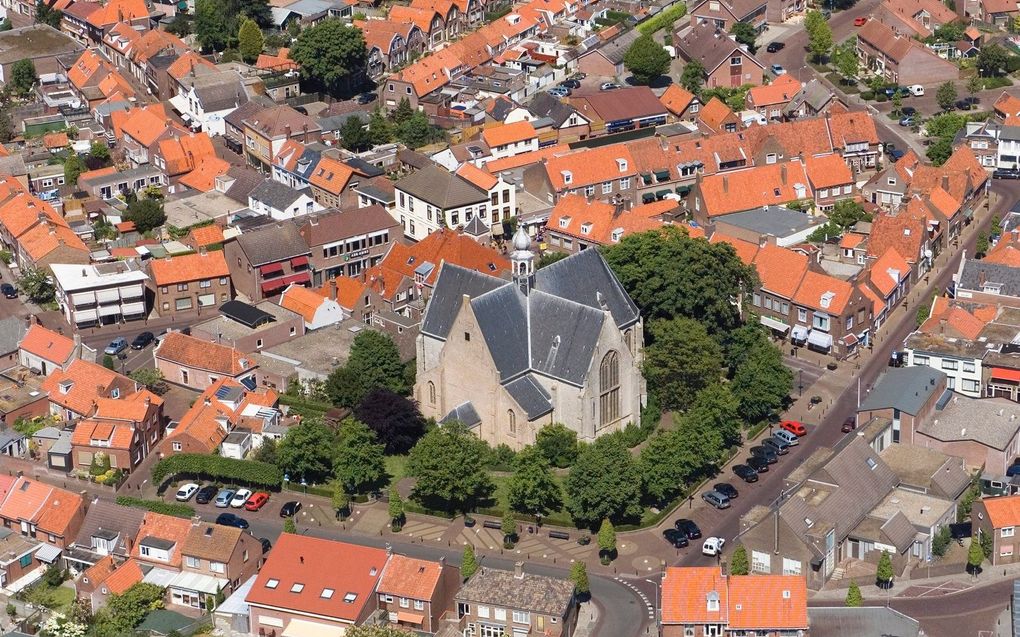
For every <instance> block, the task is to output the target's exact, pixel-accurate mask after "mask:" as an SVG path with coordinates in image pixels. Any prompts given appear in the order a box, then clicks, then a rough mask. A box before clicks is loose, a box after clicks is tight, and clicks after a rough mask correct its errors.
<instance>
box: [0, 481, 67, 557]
mask: <svg viewBox="0 0 1020 637" xmlns="http://www.w3.org/2000/svg"><path fill="white" fill-rule="evenodd" d="M84 519H85V502H84V500H83V499H82V497H81V496H80V495H78V494H76V493H72V492H70V491H65V490H64V489H59V488H57V487H51V486H49V485H48V484H45V483H42V482H38V481H36V480H34V479H30V478H26V477H24V476H22V477H19V478H18V479H17V480H15V481H14V484H12V485H11V486H10V491H9V492H8V493H7V498H6V499H5V500H4V501H3V503H2V504H0V521H2V522H3V526H4V528H7V529H11V530H13V531H14V532H16V533H20V534H21V535H24V536H26V537H30V538H34V539H36V540H38V541H40V542H43V543H46V544H50V545H52V546H55V547H57V548H60V549H64V548H67V547H68V546H69V545H70V544H71V543H72V542H74V538H75V537H76V536H77V534H78V529H80V528H81V525H82V521H83V520H84Z"/></svg>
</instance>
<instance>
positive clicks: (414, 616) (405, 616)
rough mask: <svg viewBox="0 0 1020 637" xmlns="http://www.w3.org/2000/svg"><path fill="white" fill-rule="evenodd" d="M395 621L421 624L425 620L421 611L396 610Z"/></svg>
mask: <svg viewBox="0 0 1020 637" xmlns="http://www.w3.org/2000/svg"><path fill="white" fill-rule="evenodd" d="M397 621H398V622H407V623H408V624H422V623H424V621H425V615H422V614H421V613H409V612H407V611H403V610H401V611H397Z"/></svg>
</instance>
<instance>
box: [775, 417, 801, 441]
mask: <svg viewBox="0 0 1020 637" xmlns="http://www.w3.org/2000/svg"><path fill="white" fill-rule="evenodd" d="M779 428H780V429H785V430H786V431H789V432H790V433H792V434H793V435H795V436H797V437H798V438H799V437H801V436H805V435H807V429H806V428H805V427H804V425H803V424H802V423H799V422H797V421H796V420H784V421H783V422H781V423H779Z"/></svg>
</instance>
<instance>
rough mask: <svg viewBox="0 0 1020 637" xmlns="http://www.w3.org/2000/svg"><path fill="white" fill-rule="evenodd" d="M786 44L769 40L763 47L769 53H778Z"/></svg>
mask: <svg viewBox="0 0 1020 637" xmlns="http://www.w3.org/2000/svg"><path fill="white" fill-rule="evenodd" d="M785 47H786V45H785V44H783V43H782V42H769V45H768V46H767V47H765V50H766V51H768V52H769V53H778V52H780V51H782V50H783V48H785Z"/></svg>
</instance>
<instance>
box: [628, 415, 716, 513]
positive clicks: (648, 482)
mask: <svg viewBox="0 0 1020 637" xmlns="http://www.w3.org/2000/svg"><path fill="white" fill-rule="evenodd" d="M682 437H683V434H681V433H680V432H679V431H678V430H675V429H674V430H669V431H660V432H658V433H656V434H655V435H654V436H652V437H651V438H649V439H648V442H647V444H645V446H644V448H643V449H642V450H641V455H640V457H639V458H638V469H639V470H640V472H641V485H642V488H643V490H644V494H645V497H646V498H647V499H649V500H650V501H651V502H653V503H655V504H657V505H661V504H663V503H665V502H668V501H670V500H672V499H673V498H674V497H676V496H677V495H678V494H679V493H681V492H682V491H683V490H684V489H685V488H687V487H688V486H689V484H690V483H689V481H690V480H691V478H692V476H694V475H695V473H696V472H697V470H698V469H699V468H700V466H701V462H700V460H699V458H698V454H696V453H695V454H691V453H690V451H691V449H690V446H689V445H687V444H685V443H684V441H683V440H682Z"/></svg>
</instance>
